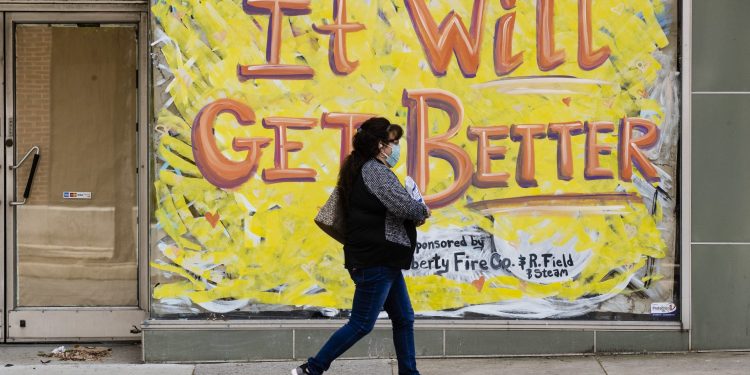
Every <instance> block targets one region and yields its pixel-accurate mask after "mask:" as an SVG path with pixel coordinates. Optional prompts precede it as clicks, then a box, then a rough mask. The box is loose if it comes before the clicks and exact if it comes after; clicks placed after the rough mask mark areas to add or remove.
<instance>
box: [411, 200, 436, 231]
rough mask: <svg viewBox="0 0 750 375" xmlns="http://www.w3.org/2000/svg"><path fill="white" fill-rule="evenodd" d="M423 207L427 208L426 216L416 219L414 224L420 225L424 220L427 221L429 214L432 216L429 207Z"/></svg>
mask: <svg viewBox="0 0 750 375" xmlns="http://www.w3.org/2000/svg"><path fill="white" fill-rule="evenodd" d="M424 207H425V209H427V217H426V218H424V219H422V220H417V221H415V222H414V225H416V226H418V227H421V226H422V225H424V223H425V221H427V219H428V218H429V217H430V216H432V211H430V208H429V207H427V206H426V205H425V206H424Z"/></svg>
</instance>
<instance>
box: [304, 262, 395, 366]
mask: <svg viewBox="0 0 750 375" xmlns="http://www.w3.org/2000/svg"><path fill="white" fill-rule="evenodd" d="M350 274H351V277H352V280H354V283H355V285H356V287H355V290H354V301H353V302H352V313H351V316H350V317H349V322H348V323H346V325H344V326H343V327H341V328H339V329H338V330H337V331H336V332H334V333H333V335H332V336H331V337H330V338H329V339H328V341H327V342H326V343H325V344H324V345H323V347H322V348H321V349H320V351H319V352H318V354H317V355H316V356H315V357H311V358H309V359H308V360H307V364H308V366H309V369H310V373H311V374H313V375H317V374H321V373H323V371H326V370H328V368H329V367H330V366H331V362H333V360H334V359H336V358H338V357H339V356H340V355H342V354H344V352H346V351H347V349H349V348H350V347H352V345H354V344H355V343H356V342H357V341H359V340H360V339H361V338H362V337H364V336H365V335H367V334H368V333H370V331H372V328H373V327H374V326H375V321H376V320H377V319H378V314H380V311H381V310H382V309H383V303H385V299H386V297H387V296H388V291H389V290H390V289H391V283H392V282H393V278H392V276H391V275H390V274H389V272H387V268H385V267H370V268H365V269H361V270H356V271H352V272H350Z"/></svg>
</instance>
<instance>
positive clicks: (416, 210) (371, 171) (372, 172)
mask: <svg viewBox="0 0 750 375" xmlns="http://www.w3.org/2000/svg"><path fill="white" fill-rule="evenodd" d="M362 179H363V180H364V182H365V186H366V187H367V189H368V190H369V191H370V192H371V193H372V194H373V195H375V196H376V197H377V198H378V200H380V202H381V203H383V205H384V206H385V208H386V209H388V211H390V212H391V213H392V214H393V215H395V216H398V217H401V218H404V219H410V220H424V219H426V218H427V207H425V205H424V204H422V203H420V202H417V201H415V200H414V198H412V197H411V196H410V195H409V193H408V192H407V191H406V188H404V186H403V185H401V182H400V181H399V180H398V178H396V175H395V174H393V172H392V171H391V170H390V169H389V168H388V167H386V166H385V165H383V164H381V163H380V162H378V161H376V160H370V161H368V162H367V163H365V165H364V166H362Z"/></svg>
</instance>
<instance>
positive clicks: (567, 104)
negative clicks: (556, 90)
mask: <svg viewBox="0 0 750 375" xmlns="http://www.w3.org/2000/svg"><path fill="white" fill-rule="evenodd" d="M570 100H571V99H570V97H569V96H568V97H567V98H563V100H562V101H563V103H565V105H566V106H568V107H570Z"/></svg>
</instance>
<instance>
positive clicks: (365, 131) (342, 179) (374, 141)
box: [336, 117, 404, 215]
mask: <svg viewBox="0 0 750 375" xmlns="http://www.w3.org/2000/svg"><path fill="white" fill-rule="evenodd" d="M391 133H393V135H394V136H395V137H393V138H394V139H399V138H401V136H402V135H403V134H404V131H403V129H401V127H400V126H398V125H393V124H391V122H390V121H388V119H386V118H383V117H373V118H370V119H368V120H367V121H365V122H363V123H362V126H360V127H359V129H357V132H356V133H355V134H354V139H353V140H352V147H353V149H352V153H351V154H349V156H347V157H346V159H345V160H344V164H343V165H342V166H341V170H340V171H339V179H338V183H337V184H336V187H337V188H338V190H339V196H340V199H341V202H342V203H343V208H344V212H343V214H344V215H346V212H347V211H348V208H349V193H350V192H351V190H352V186H353V185H354V181H355V180H356V178H357V176H358V175H359V172H360V171H361V170H362V166H363V165H364V164H365V163H366V162H367V161H368V160H370V159H373V158H375V157H377V156H378V154H379V153H380V144H381V143H382V144H387V143H388V142H389V138H390V137H389V136H390V135H391Z"/></svg>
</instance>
